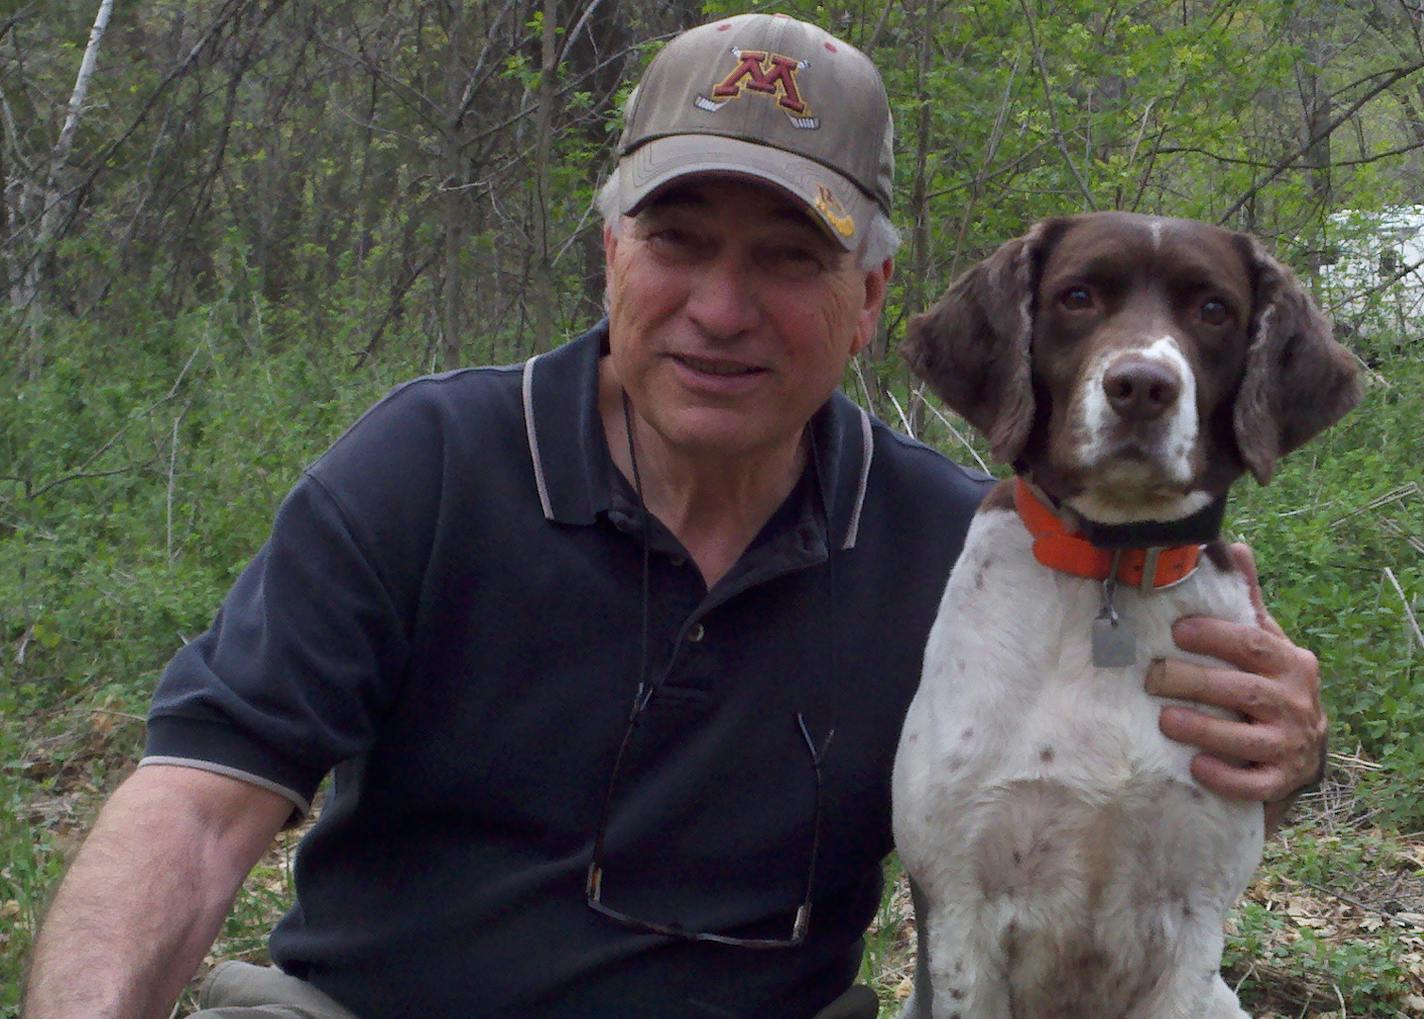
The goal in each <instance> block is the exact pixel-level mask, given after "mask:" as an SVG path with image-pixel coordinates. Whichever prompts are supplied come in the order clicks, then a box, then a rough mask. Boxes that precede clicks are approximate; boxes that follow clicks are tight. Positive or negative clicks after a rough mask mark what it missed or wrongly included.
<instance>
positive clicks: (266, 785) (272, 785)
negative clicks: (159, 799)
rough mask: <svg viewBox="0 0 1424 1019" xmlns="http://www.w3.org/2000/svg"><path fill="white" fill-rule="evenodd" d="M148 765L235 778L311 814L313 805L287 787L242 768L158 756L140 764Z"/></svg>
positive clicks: (187, 758) (198, 760)
mask: <svg viewBox="0 0 1424 1019" xmlns="http://www.w3.org/2000/svg"><path fill="white" fill-rule="evenodd" d="M146 764H169V765H173V766H176V767H179V768H196V769H197V770H198V771H211V772H212V773H213V774H214V775H223V776H225V777H227V778H235V779H238V780H239V781H242V782H246V783H247V784H248V785H255V786H257V787H258V788H259V789H266V790H267V791H268V792H273V793H276V794H277V795H278V796H281V797H282V798H283V799H287V800H291V801H292V803H293V804H294V805H295V806H296V808H297V809H298V810H300V811H301V812H302V817H306V816H307V815H308V814H310V813H311V804H310V803H309V802H307V801H306V800H305V799H303V798H302V797H301V796H299V795H297V794H296V793H294V792H292V790H290V789H288V788H287V787H286V786H284V785H281V784H279V783H277V782H273V781H272V780H271V779H270V778H263V777H262V776H261V775H254V774H252V772H250V771H243V770H242V769H241V768H230V767H228V766H227V765H226V764H214V763H213V762H212V761H204V760H200V759H198V758H194V757H165V756H162V755H157V754H155V755H154V756H152V757H145V758H144V759H143V760H141V761H139V762H138V766H139V767H140V768H142V767H143V766H144V765H146Z"/></svg>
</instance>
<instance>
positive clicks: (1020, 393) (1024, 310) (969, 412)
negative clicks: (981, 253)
mask: <svg viewBox="0 0 1424 1019" xmlns="http://www.w3.org/2000/svg"><path fill="white" fill-rule="evenodd" d="M1064 224H1066V221H1065V220H1045V221H1044V222H1042V223H1039V224H1038V225H1037V226H1035V227H1034V228H1033V229H1032V230H1030V231H1029V232H1028V233H1027V234H1025V235H1024V236H1022V237H1019V238H1016V239H1014V240H1012V241H1009V242H1007V243H1006V244H1004V245H1003V246H1002V247H1000V248H999V250H998V251H996V252H994V254H992V255H990V256H989V257H988V258H987V259H985V260H984V261H982V262H980V263H979V264H978V265H976V266H974V268H972V269H970V270H969V271H968V272H966V273H964V275H962V276H960V277H959V278H958V279H957V280H955V281H954V282H953V283H951V284H950V285H949V289H948V290H946V291H945V293H944V296H943V297H941V298H940V299H939V302H938V303H937V304H936V305H935V306H934V307H933V308H931V309H930V310H929V311H926V312H923V313H922V314H919V315H916V316H915V317H914V318H912V319H911V320H910V327H909V331H908V333H907V335H906V339H905V342H904V343H903V344H902V345H901V347H900V353H901V354H903V355H904V357H905V360H907V361H908V362H909V363H910V368H911V369H913V370H914V372H915V374H916V375H918V376H920V378H922V379H924V380H925V381H926V382H928V383H929V385H930V388H931V389H933V390H934V391H935V392H936V393H937V394H938V395H939V397H940V399H942V400H943V401H944V402H945V403H946V404H948V405H949V406H950V407H952V408H953V409H954V410H955V411H956V412H958V413H959V414H960V416H962V417H963V418H964V420H966V421H968V422H969V423H970V424H971V425H973V426H974V427H975V428H977V429H978V430H979V431H980V432H982V433H983V434H984V437H985V438H987V439H988V440H989V448H990V450H991V451H992V452H993V455H994V458H995V459H997V460H1000V461H1002V462H1004V463H1012V462H1013V461H1014V459H1015V458H1016V457H1017V456H1018V455H1019V453H1020V452H1021V451H1022V450H1023V446H1024V443H1025V442H1026V441H1027V440H1028V435H1029V429H1030V428H1031V427H1032V425H1033V410H1034V406H1033V386H1032V384H1031V382H1030V379H1029V349H1030V344H1031V342H1032V339H1033V292H1034V287H1035V286H1036V285H1037V276H1038V267H1039V266H1040V265H1041V264H1042V259H1043V257H1044V254H1045V252H1046V249H1047V248H1048V247H1049V245H1050V244H1051V242H1052V239H1054V238H1056V237H1057V236H1058V235H1059V234H1060V233H1061V232H1062V231H1061V226H1062V225H1064Z"/></svg>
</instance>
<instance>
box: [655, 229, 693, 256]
mask: <svg viewBox="0 0 1424 1019" xmlns="http://www.w3.org/2000/svg"><path fill="white" fill-rule="evenodd" d="M646 239H647V242H648V244H650V245H651V246H652V247H653V250H654V251H656V252H657V253H658V254H659V255H661V256H663V257H664V258H678V259H682V258H694V257H696V255H697V253H698V251H700V250H701V247H702V241H701V239H700V238H699V237H698V236H697V234H695V233H692V232H691V231H690V230H683V229H681V228H679V227H675V226H664V227H658V228H657V229H656V230H652V231H650V232H649V233H648V235H647V238H646Z"/></svg>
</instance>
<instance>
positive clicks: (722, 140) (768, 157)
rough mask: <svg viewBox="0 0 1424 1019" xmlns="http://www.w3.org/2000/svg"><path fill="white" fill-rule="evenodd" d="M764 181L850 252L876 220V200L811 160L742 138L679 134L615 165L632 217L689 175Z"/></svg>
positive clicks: (627, 212)
mask: <svg viewBox="0 0 1424 1019" xmlns="http://www.w3.org/2000/svg"><path fill="white" fill-rule="evenodd" d="M702 175H708V176H722V175H727V176H737V177H750V178H753V179H756V180H761V181H765V182H766V183H768V184H771V185H774V186H775V187H777V188H780V189H781V190H782V191H784V192H786V193H787V194H789V195H791V196H792V197H793V198H795V199H797V200H799V201H800V202H801V203H802V204H803V205H805V206H806V208H807V210H808V211H809V212H811V213H812V214H813V215H812V218H813V219H814V220H815V221H816V222H817V223H819V224H820V225H821V226H822V227H823V228H824V229H825V231H826V233H828V234H829V235H830V236H831V238H832V239H834V240H835V241H836V242H837V243H839V244H840V245H841V246H842V247H843V248H845V249H846V250H847V251H854V250H855V249H856V248H857V247H858V246H859V244H860V240H861V238H862V237H864V236H865V230H866V228H867V227H869V226H870V221H871V219H872V218H873V217H874V215H875V211H876V205H875V201H874V199H872V198H870V197H869V196H868V195H866V194H865V193H864V192H863V191H861V190H860V188H858V187H856V186H855V184H853V183H852V182H851V181H850V180H849V179H848V178H846V177H843V176H841V175H840V174H838V173H836V172H835V171H834V170H832V169H830V168H828V167H826V166H823V165H822V164H820V163H818V162H816V161H815V160H812V159H806V158H805V157H803V156H797V155H794V154H792V153H790V152H786V151H784V150H782V149H776V148H772V147H771V146H769V145H760V144H757V143H756V142H749V141H743V140H742V139H740V138H727V137H724V136H722V135H714V134H680V135H669V136H667V137H664V138H654V139H652V140H651V141H647V142H644V143H643V144H642V145H640V146H638V148H636V149H634V150H633V151H632V152H630V153H629V154H628V155H627V156H625V157H623V160H622V162H621V163H620V164H619V171H618V183H619V194H620V201H619V205H620V208H621V211H622V212H623V214H624V215H633V214H634V213H636V212H637V211H638V209H639V208H641V207H642V205H643V204H644V203H645V202H646V201H647V200H648V199H649V198H651V197H653V195H655V194H657V193H658V192H659V191H661V190H662V189H663V188H665V187H667V186H668V185H669V184H671V183H672V182H673V181H676V180H680V179H682V178H685V177H691V176H702Z"/></svg>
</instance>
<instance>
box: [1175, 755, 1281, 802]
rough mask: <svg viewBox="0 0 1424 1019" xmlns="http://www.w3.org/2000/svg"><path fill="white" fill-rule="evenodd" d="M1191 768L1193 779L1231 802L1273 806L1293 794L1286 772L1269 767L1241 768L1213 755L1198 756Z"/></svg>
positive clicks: (1193, 759) (1194, 758)
mask: <svg viewBox="0 0 1424 1019" xmlns="http://www.w3.org/2000/svg"><path fill="white" fill-rule="evenodd" d="M1191 768H1192V777H1193V778H1195V779H1196V780H1197V781H1198V782H1200V783H1201V784H1202V785H1203V786H1204V787H1205V788H1207V789H1210V790H1211V791H1212V792H1214V793H1216V794H1217V795H1218V796H1224V797H1226V798H1227V799H1230V800H1250V801H1254V802H1257V803H1274V802H1275V801H1276V800H1280V799H1284V798H1285V797H1287V796H1289V795H1290V794H1291V793H1292V792H1293V791H1294V788H1293V787H1292V786H1291V784H1290V781H1289V780H1288V779H1287V778H1286V776H1285V772H1284V770H1283V769H1281V768H1278V767H1274V766H1270V765H1267V766H1263V767H1258V768H1242V767H1239V766H1237V765H1234V764H1229V763H1228V762H1226V761H1223V760H1222V759H1221V758H1219V757H1213V756H1211V755H1210V754H1197V755H1196V756H1195V757H1193V758H1192V765H1191Z"/></svg>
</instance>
